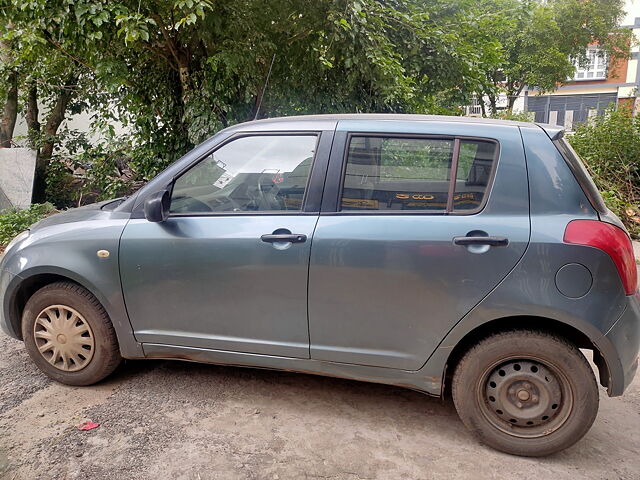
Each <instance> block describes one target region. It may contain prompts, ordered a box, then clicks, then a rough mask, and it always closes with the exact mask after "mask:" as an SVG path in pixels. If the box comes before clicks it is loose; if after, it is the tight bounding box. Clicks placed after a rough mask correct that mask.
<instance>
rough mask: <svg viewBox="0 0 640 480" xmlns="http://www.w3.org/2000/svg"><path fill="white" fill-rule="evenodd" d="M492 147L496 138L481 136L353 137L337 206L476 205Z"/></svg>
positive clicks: (439, 209) (432, 208) (458, 208)
mask: <svg viewBox="0 0 640 480" xmlns="http://www.w3.org/2000/svg"><path fill="white" fill-rule="evenodd" d="M456 142H458V147H457V152H456V148H455V143H456ZM496 151H497V146H496V144H495V143H493V142H490V141H483V140H454V139H453V138H398V137H383V136H353V137H351V139H350V143H349V149H348V153H347V165H346V171H345V177H344V186H343V190H342V196H341V210H343V211H348V210H359V211H364V210H369V211H399V210H400V211H404V210H406V211H411V210H413V211H416V210H417V211H423V212H425V213H444V212H447V211H455V212H465V211H473V210H477V209H478V208H479V207H480V206H481V205H482V202H483V200H484V196H485V194H486V189H487V187H488V184H489V179H490V177H491V171H492V168H493V165H494V162H495V157H496ZM456 153H457V154H456ZM454 155H456V156H455V162H454ZM453 170H455V171H456V173H455V175H452V171H453ZM452 177H455V178H454V180H452ZM452 182H454V184H453V185H452Z"/></svg>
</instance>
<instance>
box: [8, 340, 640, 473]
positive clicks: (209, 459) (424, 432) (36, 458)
mask: <svg viewBox="0 0 640 480" xmlns="http://www.w3.org/2000/svg"><path fill="white" fill-rule="evenodd" d="M88 419H91V420H93V421H95V422H97V423H100V424H101V426H100V427H99V428H98V429H96V430H93V431H90V432H80V431H78V430H77V429H76V428H75V427H76V426H77V425H78V424H80V423H81V422H83V421H85V420H88ZM0 477H1V478H6V479H9V480H13V479H25V480H31V479H38V478H42V479H75V478H78V479H129V478H131V479H136V480H138V479H165V478H166V479H174V478H176V479H194V480H196V479H203V480H204V479H346V480H355V479H422V478H438V479H439V478H463V479H474V480H476V479H483V478H500V479H502V478H509V479H510V478H518V479H536V480H540V479H545V480H546V479H572V480H573V479H578V478H590V479H629V480H631V479H633V480H636V479H640V377H636V380H635V382H634V383H633V385H632V386H631V388H630V389H629V390H628V391H627V393H626V395H625V396H623V397H620V398H608V397H607V396H606V394H605V393H604V391H602V394H601V407H600V414H599V416H598V419H597V420H596V423H595V425H594V426H593V428H592V429H591V431H590V432H589V433H588V434H587V436H586V437H585V438H584V439H583V440H582V441H581V442H580V443H579V444H578V445H576V446H574V447H573V448H571V449H569V450H567V451H565V452H562V453H560V454H557V455H555V456H553V457H550V458H546V459H524V458H517V457H511V456H508V455H504V454H501V453H498V452H495V451H492V450H490V449H488V448H486V447H483V446H482V445H479V444H478V443H476V442H475V441H474V440H473V439H472V438H471V437H470V436H469V435H468V434H467V432H466V430H465V429H464V427H463V425H462V424H461V422H460V421H459V420H458V418H457V416H456V413H455V410H454V408H453V406H452V405H451V403H450V402H444V403H443V402H441V401H440V400H437V399H433V398H429V397H427V396H425V395H422V394H420V393H416V392H412V391H409V390H404V389H401V388H395V387H389V386H384V385H373V384H366V383H359V382H352V381H347V380H340V379H335V378H323V377H315V376H310V375H302V374H294V373H280V372H270V371H261V370H250V369H241V368H231V367H219V366H211V365H198V364H190V363H181V362H165V361H146V362H145V361H139V362H128V363H126V364H125V365H123V366H122V367H121V368H120V369H119V370H118V371H117V372H116V374H115V375H114V376H113V377H111V378H110V379H109V380H108V381H106V382H103V383H101V384H99V385H97V386H93V387H84V388H74V387H66V386H62V385H60V384H57V383H54V382H51V381H49V380H47V379H46V378H45V377H44V376H43V375H41V374H40V373H39V372H38V371H37V370H36V369H35V367H34V366H33V365H32V364H31V362H30V361H29V359H28V357H27V355H26V353H25V352H24V349H23V348H22V343H21V342H18V341H15V340H12V339H9V338H8V337H6V336H4V335H1V334H0Z"/></svg>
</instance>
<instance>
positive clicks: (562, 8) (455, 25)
mask: <svg viewBox="0 0 640 480" xmlns="http://www.w3.org/2000/svg"><path fill="white" fill-rule="evenodd" d="M0 2H2V3H1V4H0V44H1V45H6V46H7V48H8V49H9V51H8V52H6V53H7V55H3V60H2V62H1V63H0V73H2V74H3V75H0V94H2V93H3V92H5V91H6V87H7V85H6V80H5V78H6V77H8V75H6V73H7V72H9V71H16V72H18V73H19V92H20V108H21V109H22V110H23V112H26V111H27V106H28V105H29V101H30V99H32V97H30V94H32V93H33V94H35V95H36V97H37V102H35V103H36V104H37V105H39V106H40V110H41V111H40V118H41V119H42V120H43V122H42V125H41V126H36V127H34V128H35V130H34V131H33V132H31V133H30V136H29V139H28V143H29V144H30V145H31V146H33V147H37V148H41V153H43V152H44V153H46V155H40V156H39V162H40V161H42V162H44V163H47V162H48V161H49V160H48V159H49V158H54V160H53V163H52V164H51V165H48V166H47V171H48V172H49V176H50V179H49V181H48V189H47V194H48V195H49V198H50V199H51V200H53V201H55V203H56V204H57V205H69V204H72V203H74V202H77V201H78V200H80V198H79V194H78V195H76V194H75V193H74V192H76V191H77V190H74V188H75V185H76V184H77V179H78V176H77V175H75V176H73V175H72V173H73V171H76V172H77V171H82V172H84V174H83V176H84V183H83V187H82V188H83V190H82V195H83V198H87V196H88V197H91V198H95V196H96V195H97V196H98V197H99V198H104V197H106V196H110V195H118V194H120V193H121V192H123V191H126V190H128V189H129V188H130V180H129V179H128V178H127V179H123V178H122V175H121V174H122V163H123V161H125V160H126V163H127V168H128V169H129V170H130V172H131V173H132V175H133V177H132V179H131V181H145V180H148V179H150V178H152V177H153V176H154V175H155V174H157V173H158V172H159V171H160V170H162V169H163V168H164V167H166V166H167V165H169V164H170V163H171V162H173V161H175V160H176V159H177V158H179V157H180V156H182V155H183V154H184V153H186V152H187V151H188V150H190V149H191V148H193V146H194V145H196V144H198V143H200V142H201V141H203V140H205V139H206V138H208V137H210V136H211V135H212V134H214V133H215V132H216V131H219V130H220V129H222V128H224V127H227V126H229V125H233V124H235V123H238V122H243V121H246V120H251V119H253V118H254V117H256V116H257V117H267V116H269V117H270V116H277V115H294V114H307V113H339V112H398V113H439V114H442V113H448V114H459V106H460V105H465V104H468V103H469V101H470V96H471V95H472V94H473V93H474V92H475V93H478V94H481V95H482V94H487V95H489V97H490V98H492V99H494V100H495V98H496V96H497V95H498V93H500V92H501V91H504V92H506V93H507V94H508V95H510V96H511V97H510V98H511V99H513V98H515V95H517V94H518V93H519V92H520V90H521V89H522V87H523V86H524V85H525V84H527V85H530V86H533V87H539V88H541V89H543V90H544V89H550V88H553V87H554V86H555V85H556V83H557V82H562V81H563V80H565V79H566V78H567V76H569V75H570V74H571V73H572V72H573V60H571V59H572V58H578V59H580V58H582V57H583V56H584V49H585V47H586V46H587V45H588V44H590V43H592V42H593V41H594V40H595V41H598V42H599V44H600V45H601V46H602V47H603V48H604V49H605V50H607V51H608V52H609V54H610V57H612V58H617V57H622V56H625V55H627V52H628V42H629V41H630V34H631V31H630V30H629V29H627V30H624V31H622V30H617V29H616V27H615V25H616V24H617V22H618V21H619V20H620V19H621V16H622V6H623V2H622V0H551V1H547V2H541V1H539V0H429V1H424V0H392V1H380V0H316V1H314V2H308V1H307V0H270V1H268V2H265V1H264V0H234V1H230V0H220V1H213V0H154V1H150V0H115V1H111V0H0ZM3 48H4V47H3ZM272 61H273V68H272V69H271V65H272ZM269 71H271V75H270V78H269V82H268V85H267V75H268V72H269ZM63 100H64V101H63ZM31 103H32V104H33V102H31ZM258 105H260V109H258ZM258 110H259V111H258ZM493 111H495V108H494V109H493ZM81 112H91V113H92V127H93V128H96V129H98V130H101V131H109V129H111V132H110V134H109V135H107V138H109V139H112V138H113V127H112V126H111V124H113V123H114V122H115V121H117V122H120V123H122V124H124V125H125V126H126V127H127V128H128V132H129V133H128V136H127V139H126V142H125V143H124V144H121V143H118V144H117V145H115V146H113V145H107V144H105V143H104V142H103V143H102V144H96V142H95V141H88V140H87V141H86V144H85V145H76V146H75V147H74V146H73V145H71V144H73V142H75V140H73V139H70V138H69V137H68V135H67V133H65V132H59V131H58V127H59V126H60V125H61V122H62V119H64V118H65V117H68V116H69V115H70V114H75V113H81ZM69 145H71V146H69ZM76 147H77V148H76ZM51 150H55V152H54V154H53V155H51ZM56 153H57V159H56ZM40 166H41V165H40V164H39V167H38V170H37V171H38V172H40V171H41V168H40ZM45 166H46V165H45ZM70 183H71V184H72V185H73V186H74V188H71V189H69V188H68V187H69V184H70ZM69 190H70V191H71V192H72V193H73V194H69Z"/></svg>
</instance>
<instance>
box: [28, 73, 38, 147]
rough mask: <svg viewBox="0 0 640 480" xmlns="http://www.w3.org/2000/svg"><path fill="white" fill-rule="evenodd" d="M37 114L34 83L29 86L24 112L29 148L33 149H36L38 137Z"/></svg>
mask: <svg viewBox="0 0 640 480" xmlns="http://www.w3.org/2000/svg"><path fill="white" fill-rule="evenodd" d="M38 113H39V112H38V87H37V86H36V84H35V83H32V84H31V85H30V86H29V92H28V94H27V110H26V112H25V117H26V118H25V119H26V122H27V131H28V133H27V135H28V138H29V146H30V147H31V148H33V149H36V148H38V147H37V144H38V137H39V136H40V122H39V121H38Z"/></svg>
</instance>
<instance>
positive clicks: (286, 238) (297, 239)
mask: <svg viewBox="0 0 640 480" xmlns="http://www.w3.org/2000/svg"><path fill="white" fill-rule="evenodd" d="M260 240H262V241H263V242H267V243H276V242H282V243H287V242H288V243H304V242H306V241H307V236H306V235H304V234H302V233H270V234H265V235H262V236H261V237H260Z"/></svg>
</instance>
